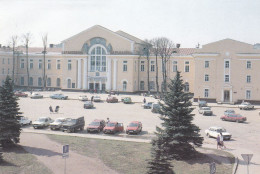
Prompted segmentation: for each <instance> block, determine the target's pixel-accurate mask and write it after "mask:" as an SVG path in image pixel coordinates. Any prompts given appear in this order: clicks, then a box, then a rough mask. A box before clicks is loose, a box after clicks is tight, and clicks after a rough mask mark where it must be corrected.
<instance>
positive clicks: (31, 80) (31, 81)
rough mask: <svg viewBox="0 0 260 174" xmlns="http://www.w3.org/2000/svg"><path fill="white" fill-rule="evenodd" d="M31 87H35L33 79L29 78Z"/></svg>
mask: <svg viewBox="0 0 260 174" xmlns="http://www.w3.org/2000/svg"><path fill="white" fill-rule="evenodd" d="M29 85H30V86H33V78H32V77H30V78H29Z"/></svg>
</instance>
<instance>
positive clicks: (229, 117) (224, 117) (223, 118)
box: [220, 114, 246, 123]
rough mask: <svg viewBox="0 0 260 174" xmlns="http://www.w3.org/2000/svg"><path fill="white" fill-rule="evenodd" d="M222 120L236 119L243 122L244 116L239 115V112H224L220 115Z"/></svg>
mask: <svg viewBox="0 0 260 174" xmlns="http://www.w3.org/2000/svg"><path fill="white" fill-rule="evenodd" d="M220 119H221V120H223V121H236V122H238V123H239V122H245V121H246V117H243V116H241V115H240V114H226V115H224V116H222V117H220Z"/></svg>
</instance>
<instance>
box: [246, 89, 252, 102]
mask: <svg viewBox="0 0 260 174" xmlns="http://www.w3.org/2000/svg"><path fill="white" fill-rule="evenodd" d="M246 99H248V100H249V99H251V91H250V90H246Z"/></svg>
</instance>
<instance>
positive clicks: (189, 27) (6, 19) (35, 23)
mask: <svg viewBox="0 0 260 174" xmlns="http://www.w3.org/2000/svg"><path fill="white" fill-rule="evenodd" d="M93 25H101V26H103V27H105V28H108V29H110V30H112V31H117V30H123V31H125V32H127V33H129V34H131V35H133V36H136V37H138V38H140V39H152V38H154V37H161V36H164V37H168V38H169V39H171V40H172V41H173V42H175V43H181V47H195V45H196V44H197V43H200V44H202V45H203V44H207V43H210V42H214V41H217V40H221V39H225V38H231V39H235V40H239V41H243V42H247V43H250V44H255V43H259V42H260V34H259V33H260V1H259V0H217V1H216V0H0V43H1V44H2V45H7V44H8V42H9V41H10V38H11V36H12V35H18V36H21V35H22V34H23V33H27V32H30V33H32V35H33V39H32V43H31V45H30V46H31V47H32V46H42V41H41V35H42V34H44V33H48V43H54V44H57V43H60V42H61V41H62V40H65V39H67V38H69V37H71V36H73V35H75V34H77V33H79V32H81V31H83V30H86V29H87V28H89V27H92V26H93ZM20 43H21V42H20Z"/></svg>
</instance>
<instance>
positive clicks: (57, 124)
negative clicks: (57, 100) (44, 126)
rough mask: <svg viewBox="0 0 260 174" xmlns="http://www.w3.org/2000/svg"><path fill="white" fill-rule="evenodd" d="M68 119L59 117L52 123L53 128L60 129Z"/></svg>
mask: <svg viewBox="0 0 260 174" xmlns="http://www.w3.org/2000/svg"><path fill="white" fill-rule="evenodd" d="M66 120H67V119H66V118H57V119H56V120H55V121H54V122H52V123H50V128H51V130H56V129H60V127H61V125H62V123H65V122H66Z"/></svg>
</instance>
